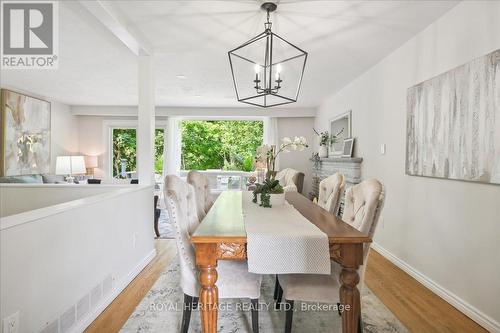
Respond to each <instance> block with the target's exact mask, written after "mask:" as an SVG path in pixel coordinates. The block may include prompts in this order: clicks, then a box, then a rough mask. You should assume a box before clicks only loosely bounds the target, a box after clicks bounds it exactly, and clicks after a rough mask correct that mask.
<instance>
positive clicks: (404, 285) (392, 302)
mask: <svg viewBox="0 0 500 333" xmlns="http://www.w3.org/2000/svg"><path fill="white" fill-rule="evenodd" d="M365 274H366V275H365V283H366V285H367V286H368V288H370V289H371V291H372V292H373V293H374V294H375V295H377V297H378V298H379V299H380V300H381V301H382V303H384V304H385V306H387V308H389V310H391V312H392V313H394V315H395V316H396V317H397V318H398V319H399V320H400V321H401V322H402V323H403V324H404V325H405V326H406V327H407V328H408V329H409V330H410V331H411V332H418V333H434V332H436V333H437V332H439V333H445V332H453V333H457V332H460V333H467V332H487V331H486V330H485V329H484V328H482V327H481V326H479V325H478V324H476V323H475V322H474V321H472V320H471V319H469V317H467V316H466V315H464V314H463V313H461V312H460V311H458V310H456V309H455V308H454V307H453V306H451V305H450V304H448V303H447V302H445V301H444V300H443V299H441V298H440V297H438V296H436V295H435V294H434V293H432V292H431V291H430V290H429V289H427V288H426V287H424V286H423V285H422V284H420V283H419V282H418V281H417V280H415V279H414V278H412V277H411V276H409V275H408V274H406V273H405V272H403V271H402V270H401V269H399V268H398V267H396V266H395V265H394V264H393V263H391V262H390V261H389V260H387V259H385V258H384V257H383V256H382V255H380V254H379V253H377V252H376V251H374V250H372V251H371V252H370V258H369V259H368V266H367V267H366V273H365Z"/></svg>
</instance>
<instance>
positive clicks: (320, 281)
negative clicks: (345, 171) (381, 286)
mask: <svg viewBox="0 0 500 333" xmlns="http://www.w3.org/2000/svg"><path fill="white" fill-rule="evenodd" d="M384 200H385V193H384V186H383V185H382V184H381V183H380V182H379V181H378V180H376V179H371V180H366V181H364V182H362V183H360V184H357V185H354V186H352V187H350V188H349V189H348V190H347V191H346V195H345V208H344V215H343V217H342V220H343V221H344V222H346V223H348V224H350V225H351V226H353V227H355V228H356V229H358V230H359V231H361V232H362V233H364V234H367V235H369V236H371V237H373V235H374V233H375V229H376V227H377V223H378V220H379V217H380V212H381V211H382V208H383V206H384ZM369 250H370V244H369V243H367V244H365V245H364V249H363V263H364V264H363V265H362V266H360V267H359V268H358V274H359V278H360V282H359V285H358V287H359V288H360V289H361V288H363V282H364V273H365V269H366V264H367V260H368V254H369ZM341 271H342V267H341V266H340V265H339V264H337V263H334V262H332V274H331V275H314V274H287V275H279V276H278V281H279V290H278V297H277V302H278V303H281V299H282V297H284V299H285V301H286V303H287V308H286V323H285V332H286V333H289V332H291V331H292V319H293V306H294V301H296V300H300V301H305V302H320V303H332V304H335V303H337V304H339V303H340V297H339V290H340V281H339V280H340V273H341ZM339 313H340V312H339ZM360 329H361V330H362V320H361V316H360V318H359V325H358V331H359V330H360Z"/></svg>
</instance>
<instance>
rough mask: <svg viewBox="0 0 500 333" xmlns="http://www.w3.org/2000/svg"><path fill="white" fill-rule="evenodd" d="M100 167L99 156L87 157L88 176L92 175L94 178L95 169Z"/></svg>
mask: <svg viewBox="0 0 500 333" xmlns="http://www.w3.org/2000/svg"><path fill="white" fill-rule="evenodd" d="M98 166H99V165H98V163H97V156H92V155H87V156H85V168H87V175H92V178H94V169H95V168H97V167H98Z"/></svg>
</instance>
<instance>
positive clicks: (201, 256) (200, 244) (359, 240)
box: [191, 192, 372, 333]
mask: <svg viewBox="0 0 500 333" xmlns="http://www.w3.org/2000/svg"><path fill="white" fill-rule="evenodd" d="M237 198H238V197H237V196H225V195H224V192H223V193H222V194H221V195H220V196H219V198H218V199H217V200H216V201H215V203H214V205H213V206H212V208H211V209H210V211H209V212H208V214H207V216H206V217H205V218H204V219H203V221H202V223H201V224H200V225H199V227H198V228H197V229H196V230H195V232H194V233H193V235H192V236H191V242H192V243H193V245H194V247H195V252H196V265H197V267H198V271H199V274H198V280H199V283H200V286H201V287H200V298H199V302H200V314H201V320H202V329H203V333H216V332H217V305H218V290H217V286H216V282H217V261H219V260H247V251H246V245H247V236H246V232H245V225H244V220H243V216H242V214H241V208H239V209H238V205H239V206H240V207H241V199H240V202H238V201H237ZM286 200H287V201H288V203H290V204H291V205H293V206H294V207H295V209H297V210H298V211H299V212H300V213H301V214H302V215H303V216H304V217H305V218H306V219H307V220H309V221H310V222H311V223H313V224H314V225H316V226H317V227H318V228H319V229H320V230H321V231H323V232H324V233H325V234H326V235H327V236H328V240H329V250H330V258H331V260H333V261H335V262H337V263H339V264H340V265H342V272H341V274H340V283H341V287H340V302H341V304H342V305H343V306H344V311H343V312H342V332H343V333H354V332H357V329H358V319H359V316H360V312H361V303H360V294H359V290H358V288H357V285H358V283H359V275H358V271H357V270H358V268H359V266H360V265H362V264H363V245H364V244H365V243H370V242H371V241H372V239H371V237H369V236H367V235H365V234H363V233H361V232H359V231H358V230H357V229H355V228H353V227H351V226H350V225H349V224H347V223H345V222H343V221H342V220H341V219H339V218H338V217H336V216H334V215H333V214H331V213H329V212H328V211H326V210H324V209H323V208H321V207H319V206H318V205H316V204H314V203H313V202H311V201H310V200H308V199H307V198H306V197H304V196H303V195H301V194H299V193H297V192H288V193H286ZM263 209H264V208H263ZM270 209H272V208H270ZM269 223H272V221H269ZM284 260H286V259H284ZM332 329H333V328H332Z"/></svg>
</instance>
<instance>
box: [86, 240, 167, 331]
mask: <svg viewBox="0 0 500 333" xmlns="http://www.w3.org/2000/svg"><path fill="white" fill-rule="evenodd" d="M155 245H156V252H157V254H156V257H155V258H154V259H153V260H152V261H151V262H150V263H149V264H148V265H147V266H146V267H145V268H144V269H143V270H142V272H141V273H140V274H139V275H137V277H136V278H135V279H134V280H133V281H132V282H131V283H130V284H129V285H128V286H127V288H125V289H124V290H123V291H122V292H121V293H120V295H118V297H117V298H115V300H114V301H113V302H112V303H111V304H110V305H109V306H108V307H107V308H106V310H104V312H103V313H101V314H100V315H99V317H97V319H96V320H94V322H92V324H91V325H90V326H89V327H88V328H87V329H86V330H85V332H89V333H90V332H91V333H103V332H106V333H112V332H118V331H119V330H120V328H122V326H123V325H124V324H125V322H126V321H127V319H128V317H130V315H131V314H132V313H133V312H134V309H135V307H136V306H137V305H138V304H139V303H140V301H141V300H142V299H143V298H144V296H145V295H146V293H147V292H148V291H149V289H151V287H152V286H153V284H154V283H155V282H156V280H157V279H158V277H159V276H160V273H161V272H162V271H164V270H165V268H166V267H167V266H168V265H169V264H170V262H171V261H172V259H173V258H175V256H176V254H177V248H176V246H175V240H173V239H158V240H156V241H155Z"/></svg>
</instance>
